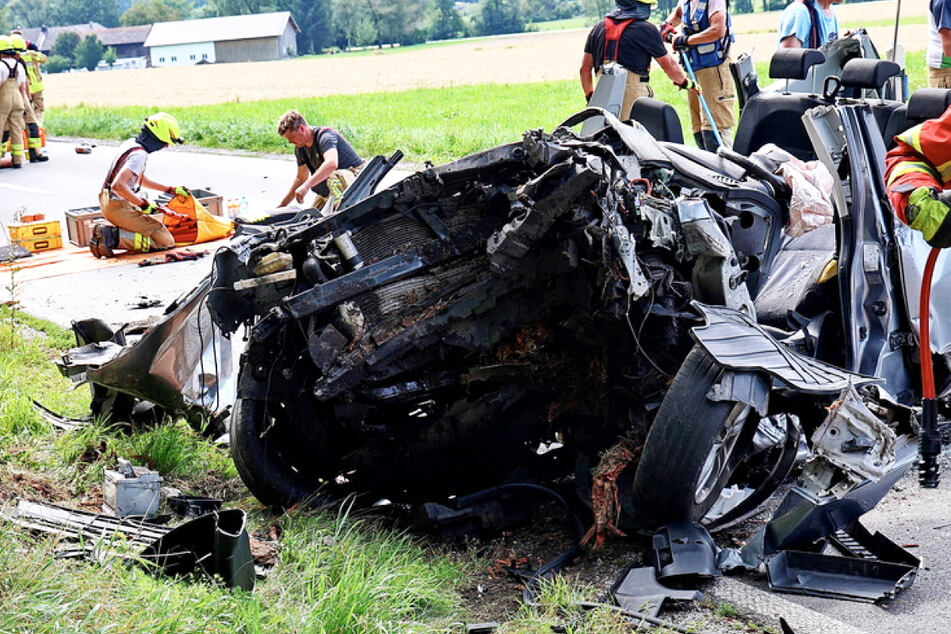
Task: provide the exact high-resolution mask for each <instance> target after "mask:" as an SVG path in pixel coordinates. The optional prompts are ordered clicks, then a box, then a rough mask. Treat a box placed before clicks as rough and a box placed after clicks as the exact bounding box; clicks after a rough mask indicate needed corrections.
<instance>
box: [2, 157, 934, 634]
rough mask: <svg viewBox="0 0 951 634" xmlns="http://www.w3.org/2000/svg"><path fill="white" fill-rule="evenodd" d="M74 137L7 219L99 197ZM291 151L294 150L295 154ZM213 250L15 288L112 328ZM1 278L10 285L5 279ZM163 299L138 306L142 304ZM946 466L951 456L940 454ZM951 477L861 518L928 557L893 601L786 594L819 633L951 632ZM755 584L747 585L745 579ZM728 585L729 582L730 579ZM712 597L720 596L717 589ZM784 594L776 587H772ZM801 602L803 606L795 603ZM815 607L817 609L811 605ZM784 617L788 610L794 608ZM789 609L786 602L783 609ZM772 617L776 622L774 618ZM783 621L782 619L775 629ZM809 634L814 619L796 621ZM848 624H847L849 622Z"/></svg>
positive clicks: (241, 186) (48, 311)
mask: <svg viewBox="0 0 951 634" xmlns="http://www.w3.org/2000/svg"><path fill="white" fill-rule="evenodd" d="M74 145H75V143H66V142H51V143H50V144H49V148H48V150H49V152H50V155H51V157H52V158H51V160H50V161H49V162H47V163H42V164H36V165H27V166H25V167H24V168H23V169H20V170H8V169H4V170H0V222H4V223H5V222H9V221H10V220H11V219H12V217H13V214H14V211H15V210H16V209H17V208H19V207H25V208H26V209H27V210H28V211H29V212H30V213H35V212H43V213H46V214H47V216H48V217H49V218H56V219H62V218H63V214H64V212H65V211H66V210H67V209H73V208H79V207H86V206H92V205H94V204H96V200H95V197H96V192H97V191H98V184H99V182H100V179H101V178H102V177H103V174H104V173H105V171H106V168H107V166H108V164H109V162H110V161H111V159H112V156H113V151H114V148H112V147H96V148H94V150H93V153H92V154H88V155H80V154H75V152H74V151H73V147H74ZM288 158H289V155H288ZM149 172H150V174H152V175H154V177H155V178H156V179H158V180H160V181H162V182H170V183H176V184H177V183H183V184H185V185H187V186H190V187H199V188H202V189H209V190H211V191H214V192H216V193H220V194H222V195H224V197H225V198H228V197H233V196H234V197H240V196H246V197H247V199H248V201H249V203H250V206H251V207H252V209H259V208H264V209H267V208H271V207H272V206H273V204H274V203H275V201H277V200H278V199H279V198H280V197H281V196H282V195H283V193H284V192H285V191H286V187H287V186H288V185H289V183H290V179H291V178H292V177H293V172H294V164H293V163H292V162H290V161H289V160H285V159H280V158H264V157H254V156H233V155H223V154H212V153H205V152H198V151H190V150H187V149H186V150H180V149H175V150H171V151H169V150H165V151H162V152H159V153H158V154H155V155H153V156H152V157H151V158H150V159H149ZM210 265H211V262H210V258H205V259H203V260H198V261H195V262H179V263H172V264H164V265H161V266H154V267H145V268H142V267H138V266H136V265H134V264H129V265H123V266H117V267H111V268H106V269H101V270H97V271H91V272H83V273H74V274H67V275H61V276H58V277H53V278H48V279H42V280H35V281H30V282H25V283H23V284H22V285H19V287H18V289H17V295H18V297H17V298H18V299H19V300H20V302H21V304H22V306H23V308H24V310H26V311H27V312H30V313H32V314H35V315H37V316H40V317H44V318H46V319H49V320H51V321H54V322H56V323H59V324H62V325H67V326H68V325H69V323H70V322H71V321H72V320H75V319H80V318H86V317H99V318H101V319H104V320H105V321H106V322H107V323H110V324H112V325H113V326H118V325H121V324H123V323H128V322H132V321H139V320H142V319H146V318H150V317H155V316H157V315H160V314H161V313H162V312H163V310H164V307H165V306H166V305H167V304H168V303H169V302H171V301H172V300H174V299H175V298H176V297H178V296H179V295H180V294H182V293H184V292H186V291H187V290H189V289H190V288H192V287H193V286H194V285H195V284H196V283H197V282H198V281H199V280H200V279H201V278H202V277H204V276H205V275H206V274H207V273H208V272H209V270H210ZM3 282H4V283H3V284H2V286H6V285H7V281H6V280H3ZM142 302H145V303H157V304H158V305H156V306H152V307H149V308H145V309H142V308H137V307H136V306H137V304H139V303H142ZM943 462H944V465H945V473H951V472H949V470H948V468H947V463H948V456H947V455H945V456H944V457H943ZM949 522H951V475H949V476H948V477H946V479H945V482H944V483H943V485H942V487H941V488H939V489H937V490H921V489H919V488H918V486H917V483H916V481H915V478H914V474H913V473H912V474H909V476H908V477H906V478H905V479H904V480H902V481H901V482H900V483H899V485H898V486H897V487H896V490H894V491H893V492H892V493H891V494H889V496H887V497H886V498H885V500H884V501H883V502H882V503H881V504H880V505H879V506H878V507H877V508H875V509H873V510H872V511H871V512H870V513H868V514H867V515H866V516H865V517H864V518H863V523H865V525H866V526H867V527H868V528H869V529H871V530H872V531H873V532H874V531H875V530H880V531H882V532H883V533H884V534H885V535H887V536H888V537H890V538H891V539H892V540H894V541H895V542H897V543H899V544H902V545H906V546H908V547H909V549H910V550H911V551H912V552H914V553H916V554H917V555H919V556H920V557H921V558H922V559H923V561H924V567H923V568H922V570H921V572H920V574H919V576H918V579H917V581H916V582H915V584H914V585H913V586H912V587H911V588H910V589H908V590H906V591H904V592H903V593H902V594H901V595H899V597H898V599H897V600H896V601H894V602H893V603H892V604H891V605H890V606H888V607H879V606H875V605H866V604H859V603H850V602H846V601H836V600H829V599H819V598H813V597H799V596H795V595H782V599H784V600H785V601H786V602H778V603H779V605H786V606H789V605H790V604H794V605H796V606H799V607H801V608H803V609H804V610H805V611H807V613H808V614H812V615H814V616H815V619H818V620H813V621H811V622H813V623H815V622H821V621H822V620H823V619H825V620H826V621H827V622H828V623H830V624H832V625H831V629H830V628H829V627H825V628H821V629H822V631H836V627H837V626H836V625H835V624H836V623H844V624H848V625H849V626H850V628H851V629H850V631H856V630H860V631H865V632H869V633H872V634H874V633H878V632H902V633H903V634H916V633H922V634H924V633H932V632H935V633H937V632H949V631H951V593H949V590H948V588H951V557H949V553H951V526H944V525H945V524H947V523H949ZM728 583H730V584H731V585H730V594H729V602H731V603H733V604H734V605H736V607H737V608H738V609H739V610H740V612H747V613H749V614H751V615H756V614H759V615H760V616H762V615H763V614H764V611H763V610H762V609H759V608H758V607H757V606H758V605H759V604H761V603H762V599H763V597H764V596H767V595H765V594H764V592H763V591H764V589H765V584H764V583H763V582H761V581H759V580H756V579H755V578H753V577H749V576H745V575H741V576H739V577H738V578H731V580H730V581H729V582H728ZM739 584H749V585H739ZM724 587H725V586H724ZM711 594H712V595H713V596H720V597H722V596H724V595H723V594H720V595H718V594H717V592H716V590H715V588H714V589H711ZM769 596H772V597H777V595H772V594H771V595H769ZM797 609H798V608H797ZM809 610H811V611H812V612H808V611H809ZM785 611H786V616H789V610H785ZM782 612H784V609H783V608H779V609H778V613H782ZM765 622H766V623H768V624H770V625H773V626H776V624H777V622H776V619H775V618H773V617H772V616H770V618H769V619H768V620H766V621H765ZM777 629H778V627H777ZM796 631H797V632H798V633H799V634H807V633H808V632H811V631H819V630H816V629H811V628H810V626H808V625H804V626H802V627H801V628H798V629H796ZM842 631H844V630H842Z"/></svg>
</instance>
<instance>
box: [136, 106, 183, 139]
mask: <svg viewBox="0 0 951 634" xmlns="http://www.w3.org/2000/svg"><path fill="white" fill-rule="evenodd" d="M145 127H146V128H148V129H149V130H150V131H151V132H152V134H154V135H155V138H157V139H158V140H159V141H161V142H162V143H184V142H185V139H183V138H182V136H181V134H182V131H181V128H179V127H178V121H177V120H176V119H175V117H173V116H172V115H170V114H169V113H167V112H156V113H155V114H153V115H152V116H151V117H149V118H148V119H146V120H145Z"/></svg>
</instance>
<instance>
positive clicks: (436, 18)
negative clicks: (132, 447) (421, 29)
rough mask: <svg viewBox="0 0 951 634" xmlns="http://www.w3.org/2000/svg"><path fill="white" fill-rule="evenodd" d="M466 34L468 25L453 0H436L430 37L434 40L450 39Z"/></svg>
mask: <svg viewBox="0 0 951 634" xmlns="http://www.w3.org/2000/svg"><path fill="white" fill-rule="evenodd" d="M465 35H466V25H465V24H464V23H463V22H462V16H461V15H460V14H459V10H458V9H456V3H455V2H453V0H436V5H435V7H434V9H433V18H432V28H430V31H429V37H430V39H433V40H450V39H452V38H456V37H464V36H465Z"/></svg>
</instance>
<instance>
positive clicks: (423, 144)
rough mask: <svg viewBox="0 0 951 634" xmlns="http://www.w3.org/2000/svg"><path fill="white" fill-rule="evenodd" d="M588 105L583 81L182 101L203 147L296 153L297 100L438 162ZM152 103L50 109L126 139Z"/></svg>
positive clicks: (55, 122)
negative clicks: (290, 134) (292, 115)
mask: <svg viewBox="0 0 951 634" xmlns="http://www.w3.org/2000/svg"><path fill="white" fill-rule="evenodd" d="M583 105H584V100H583V99H582V96H581V89H580V87H579V86H578V85H577V82H570V81H560V82H544V83H536V84H518V85H498V84H490V85H482V86H459V87H452V88H442V89H436V88H424V89H417V90H409V91H405V92H396V93H373V94H363V95H353V96H346V97H321V98H311V99H279V100H271V101H255V102H250V103H227V104H217V105H210V106H195V107H188V108H177V109H174V110H173V111H172V114H174V115H175V116H176V117H178V120H179V121H180V122H181V124H182V130H183V133H184V135H185V137H186V140H187V141H188V143H190V144H194V145H198V146H203V147H216V148H229V149H243V150H253V151H261V152H282V153H290V152H291V147H290V145H289V144H288V143H287V141H285V140H284V139H283V138H282V137H280V136H278V134H277V131H276V127H277V120H278V118H279V117H280V115H281V114H282V113H284V112H285V111H286V110H289V109H291V108H296V109H298V110H300V111H301V112H302V113H304V115H305V116H306V117H307V118H308V120H309V121H311V122H313V123H314V124H322V125H331V126H333V127H335V128H337V129H338V130H340V131H341V132H342V133H343V134H344V135H345V136H346V137H347V138H348V140H350V142H351V143H353V145H354V147H355V148H356V149H357V151H358V152H359V153H361V154H362V155H364V156H372V155H375V154H384V155H389V154H390V153H392V152H393V151H394V150H396V149H400V150H403V152H404V153H405V154H406V157H407V160H409V161H412V162H417V163H419V162H423V161H426V160H432V161H433V162H436V163H440V162H445V161H447V160H451V159H454V158H458V157H460V156H463V155H465V154H469V153H471V152H475V151H477V150H481V149H484V148H486V147H490V146H493V145H498V144H500V143H507V142H510V141H514V140H517V139H519V138H521V136H522V133H523V132H524V131H525V130H526V129H528V128H533V127H545V128H547V129H551V128H552V127H553V126H555V125H557V124H558V123H560V122H561V121H562V120H563V119H564V118H565V117H567V116H568V115H570V114H572V113H573V112H575V111H576V110H578V109H580V108H581V107H582V106H583ZM151 110H152V108H150V107H147V106H146V107H123V108H106V107H95V108H93V107H84V106H80V107H75V108H68V109H63V108H55V109H52V110H49V111H47V114H46V117H47V121H46V124H47V126H48V129H49V130H51V131H53V133H54V134H56V135H60V136H84V137H94V138H112V139H121V138H123V137H128V136H130V135H132V134H134V133H135V132H136V131H137V129H138V127H139V126H140V124H141V121H142V118H143V113H145V112H149V111H151Z"/></svg>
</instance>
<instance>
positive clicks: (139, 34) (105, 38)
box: [96, 24, 152, 57]
mask: <svg viewBox="0 0 951 634" xmlns="http://www.w3.org/2000/svg"><path fill="white" fill-rule="evenodd" d="M151 28H152V25H151V24H143V25H142V26H119V27H116V28H114V29H103V30H102V31H99V32H97V33H96V36H97V37H98V38H99V41H100V42H102V45H103V46H111V47H112V48H114V49H115V50H116V55H117V56H118V57H145V56H146V52H145V38H147V37H148V35H149V29H151Z"/></svg>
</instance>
